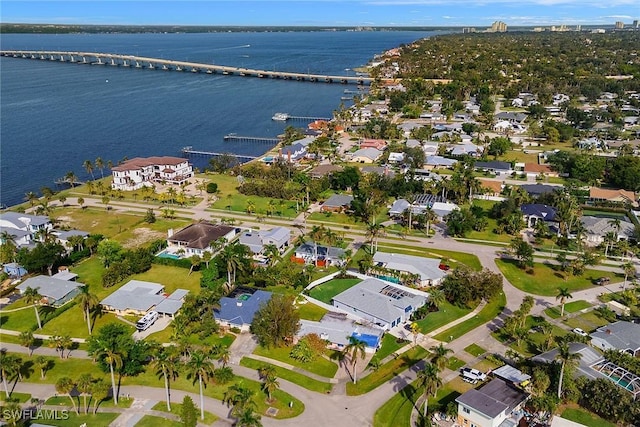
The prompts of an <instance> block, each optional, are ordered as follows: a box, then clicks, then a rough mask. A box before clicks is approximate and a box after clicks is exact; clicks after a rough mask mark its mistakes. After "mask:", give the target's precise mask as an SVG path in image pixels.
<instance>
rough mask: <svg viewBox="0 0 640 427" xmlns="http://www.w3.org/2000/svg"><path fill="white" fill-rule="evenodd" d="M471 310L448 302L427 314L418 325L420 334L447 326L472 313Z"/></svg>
mask: <svg viewBox="0 0 640 427" xmlns="http://www.w3.org/2000/svg"><path fill="white" fill-rule="evenodd" d="M470 312H471V309H470V308H462V307H458V306H456V305H453V304H451V303H450V302H448V301H445V302H443V303H442V304H440V307H439V310H438V311H434V312H431V313H429V314H427V317H425V318H424V319H422V320H418V321H417V322H416V323H417V324H418V326H419V327H420V332H422V333H423V334H428V333H429V332H431V331H435V330H436V329H438V328H440V327H442V326H445V325H446V324H448V323H451V322H452V321H454V320H456V319H459V318H461V317H463V316H465V315H466V314H468V313H470Z"/></svg>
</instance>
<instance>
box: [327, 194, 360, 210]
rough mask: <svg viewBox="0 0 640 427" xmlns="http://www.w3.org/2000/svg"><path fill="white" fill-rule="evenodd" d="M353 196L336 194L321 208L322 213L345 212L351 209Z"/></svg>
mask: <svg viewBox="0 0 640 427" xmlns="http://www.w3.org/2000/svg"><path fill="white" fill-rule="evenodd" d="M352 201H353V196H352V195H350V194H334V195H332V196H331V197H329V198H328V199H327V200H325V202H324V203H323V204H322V206H320V210H321V211H322V212H344V211H345V210H347V209H350V208H351V202H352Z"/></svg>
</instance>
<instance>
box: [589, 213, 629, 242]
mask: <svg viewBox="0 0 640 427" xmlns="http://www.w3.org/2000/svg"><path fill="white" fill-rule="evenodd" d="M580 222H582V226H583V228H584V241H585V243H586V244H587V245H590V246H597V245H599V244H601V243H603V242H604V241H605V237H606V236H607V234H608V233H613V235H614V236H615V239H616V241H620V240H629V239H631V238H632V237H633V235H634V232H635V226H634V225H633V223H631V222H630V221H629V220H628V219H627V218H626V217H624V218H620V228H619V229H618V228H617V226H616V222H615V220H614V219H612V218H601V217H596V216H582V217H580Z"/></svg>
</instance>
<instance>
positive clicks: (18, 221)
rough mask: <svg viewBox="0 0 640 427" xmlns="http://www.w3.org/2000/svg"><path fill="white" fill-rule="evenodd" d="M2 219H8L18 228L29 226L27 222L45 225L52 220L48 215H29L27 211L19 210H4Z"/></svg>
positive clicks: (1, 215)
mask: <svg viewBox="0 0 640 427" xmlns="http://www.w3.org/2000/svg"><path fill="white" fill-rule="evenodd" d="M0 220H3V221H7V222H10V223H12V224H13V225H15V226H16V227H17V228H24V227H26V226H27V222H29V223H30V224H31V225H36V226H37V225H44V224H48V223H49V222H51V221H50V220H49V217H48V216H44V215H29V214H26V213H18V212H4V213H2V214H0ZM25 220H27V222H25Z"/></svg>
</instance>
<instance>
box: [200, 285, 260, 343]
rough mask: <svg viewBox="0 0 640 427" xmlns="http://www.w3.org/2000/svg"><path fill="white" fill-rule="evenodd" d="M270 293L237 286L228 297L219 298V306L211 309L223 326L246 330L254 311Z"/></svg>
mask: <svg viewBox="0 0 640 427" xmlns="http://www.w3.org/2000/svg"><path fill="white" fill-rule="evenodd" d="M271 295H272V294H271V292H267V291H261V290H257V291H256V290H250V289H245V288H238V289H236V290H235V291H234V292H233V293H232V294H231V295H229V296H228V297H222V298H220V308H218V309H214V310H213V316H214V318H215V319H216V320H217V321H218V322H219V323H220V324H221V325H223V326H228V327H231V328H238V329H240V331H242V332H248V331H249V328H250V327H251V322H253V318H254V317H255V315H256V312H257V311H258V310H259V309H260V307H261V306H262V305H263V304H266V303H267V302H268V301H269V300H270V299H271Z"/></svg>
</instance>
